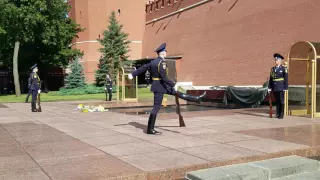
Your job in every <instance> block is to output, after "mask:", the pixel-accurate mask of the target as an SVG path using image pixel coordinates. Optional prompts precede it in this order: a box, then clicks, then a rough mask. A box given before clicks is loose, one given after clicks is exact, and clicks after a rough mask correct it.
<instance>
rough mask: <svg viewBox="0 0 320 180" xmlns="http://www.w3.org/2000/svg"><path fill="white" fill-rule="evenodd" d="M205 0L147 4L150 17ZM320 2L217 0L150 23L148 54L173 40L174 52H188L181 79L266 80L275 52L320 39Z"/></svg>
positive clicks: (247, 82) (218, 81) (252, 82)
mask: <svg viewBox="0 0 320 180" xmlns="http://www.w3.org/2000/svg"><path fill="white" fill-rule="evenodd" d="M200 1H201V0H177V3H173V0H171V4H170V6H168V5H167V4H166V2H167V0H164V3H165V4H164V6H163V7H162V8H161V5H162V1H161V0H159V1H158V2H157V3H158V5H156V3H153V4H151V5H150V4H149V5H147V6H146V12H147V14H146V21H147V22H148V21H151V20H152V19H154V18H158V17H160V16H163V15H166V14H168V13H170V12H173V11H176V10H179V9H180V8H183V7H186V6H188V5H191V4H194V3H197V2H200ZM156 7H158V9H157V10H156ZM318 7H320V1H319V0H281V1H280V0H268V1H266V0H214V1H211V2H208V3H206V4H204V5H201V6H198V7H196V8H193V9H190V10H187V11H184V12H182V13H180V14H176V15H173V16H170V17H167V18H165V19H163V20H160V21H156V22H155V23H150V24H148V25H146V29H145V34H144V38H143V42H144V43H143V50H142V51H143V52H142V54H143V57H146V56H149V57H153V56H155V54H154V52H153V51H154V49H155V48H157V47H158V46H159V44H160V43H162V42H167V48H168V55H178V54H181V55H182V56H183V58H182V60H181V62H180V65H179V68H180V69H179V72H178V80H179V81H192V82H193V83H194V85H202V86H203V85H262V84H263V82H264V81H266V79H267V78H268V76H269V72H270V68H271V66H273V65H274V61H273V57H272V55H273V53H275V52H278V53H281V54H283V55H284V56H287V53H288V51H289V48H290V46H291V45H292V44H294V43H295V42H297V41H300V40H305V41H316V42H319V41H320V34H319V32H320V31H319V29H320V13H319V12H318ZM299 67H300V65H296V68H295V69H305V67H302V68H299ZM297 74H298V75H297V76H299V73H297ZM300 74H301V73H300ZM301 79H302V78H301Z"/></svg>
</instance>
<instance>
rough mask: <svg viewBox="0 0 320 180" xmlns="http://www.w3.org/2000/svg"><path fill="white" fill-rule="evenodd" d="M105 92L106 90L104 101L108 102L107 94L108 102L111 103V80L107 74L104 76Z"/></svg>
mask: <svg viewBox="0 0 320 180" xmlns="http://www.w3.org/2000/svg"><path fill="white" fill-rule="evenodd" d="M105 90H106V101H108V98H107V94H109V101H111V100H112V79H111V78H110V75H109V74H107V75H106V87H105Z"/></svg>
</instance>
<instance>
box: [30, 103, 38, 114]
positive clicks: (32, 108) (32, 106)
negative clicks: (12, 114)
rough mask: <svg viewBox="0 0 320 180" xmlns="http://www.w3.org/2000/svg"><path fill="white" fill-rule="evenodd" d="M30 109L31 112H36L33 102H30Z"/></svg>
mask: <svg viewBox="0 0 320 180" xmlns="http://www.w3.org/2000/svg"><path fill="white" fill-rule="evenodd" d="M31 111H32V112H37V106H36V103H35V102H31Z"/></svg>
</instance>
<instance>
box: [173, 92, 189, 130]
mask: <svg viewBox="0 0 320 180" xmlns="http://www.w3.org/2000/svg"><path fill="white" fill-rule="evenodd" d="M175 98H176V104H177V108H176V111H177V114H178V115H179V125H180V127H186V124H185V123H184V120H183V117H182V115H181V111H180V103H179V97H178V93H176V95H175Z"/></svg>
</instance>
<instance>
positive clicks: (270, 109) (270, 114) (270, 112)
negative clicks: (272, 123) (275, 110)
mask: <svg viewBox="0 0 320 180" xmlns="http://www.w3.org/2000/svg"><path fill="white" fill-rule="evenodd" d="M268 95H269V117H270V118H272V99H271V93H270V92H268Z"/></svg>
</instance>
